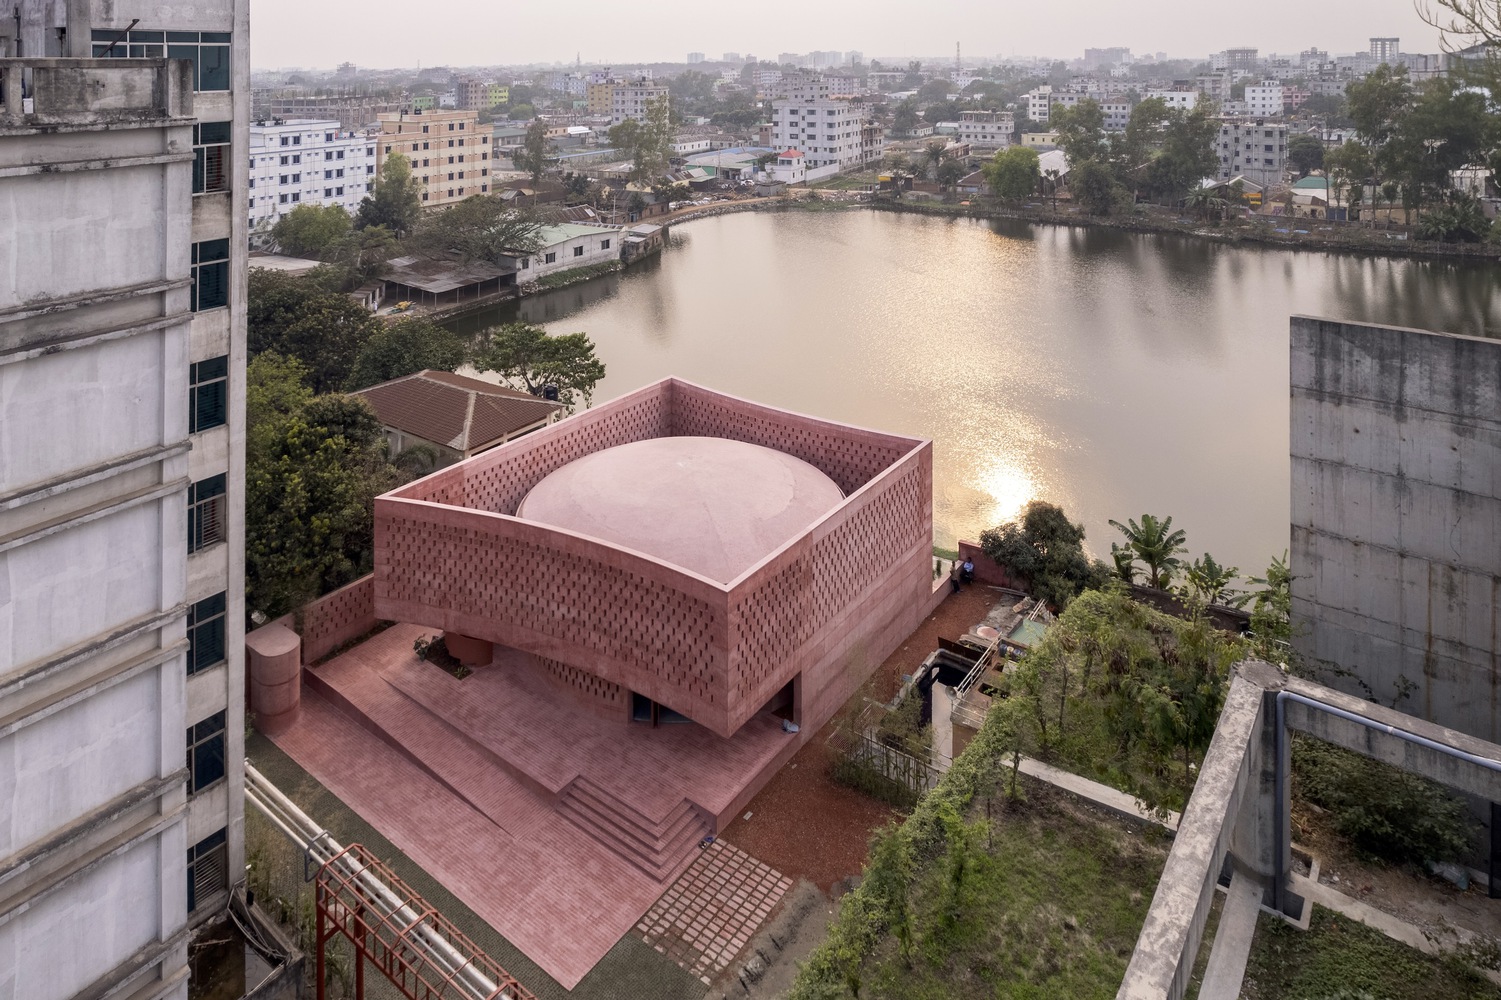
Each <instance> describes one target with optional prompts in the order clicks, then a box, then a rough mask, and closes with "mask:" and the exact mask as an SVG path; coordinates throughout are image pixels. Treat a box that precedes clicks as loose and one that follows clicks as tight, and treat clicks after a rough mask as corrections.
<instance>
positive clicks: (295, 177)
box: [292, 173, 302, 184]
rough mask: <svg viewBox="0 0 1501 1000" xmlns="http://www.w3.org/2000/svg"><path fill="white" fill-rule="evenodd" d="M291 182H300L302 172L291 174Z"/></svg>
mask: <svg viewBox="0 0 1501 1000" xmlns="http://www.w3.org/2000/svg"><path fill="white" fill-rule="evenodd" d="M292 183H293V184H301V183H302V174H300V173H299V174H293V175H292Z"/></svg>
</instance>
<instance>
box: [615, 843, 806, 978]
mask: <svg viewBox="0 0 1501 1000" xmlns="http://www.w3.org/2000/svg"><path fill="white" fill-rule="evenodd" d="M791 888H792V880H791V879H790V878H788V877H787V876H785V875H783V874H782V873H781V872H779V871H776V870H774V869H772V868H770V867H768V866H767V865H765V864H763V863H762V862H760V861H757V860H756V859H755V858H753V857H751V856H750V855H749V854H746V853H745V852H744V851H742V850H741V849H740V848H738V847H735V846H734V845H732V844H728V843H725V842H724V841H723V840H717V841H715V842H714V843H713V844H711V845H710V846H709V847H708V848H705V849H704V850H702V851H701V852H700V857H699V859H698V860H697V861H695V862H694V863H693V865H692V867H690V868H689V869H688V870H687V871H686V872H684V873H683V875H682V877H681V878H679V879H678V880H677V882H676V883H674V884H673V886H672V888H671V889H668V890H667V892H666V893H665V894H664V895H663V896H662V898H661V899H659V900H657V902H656V904H655V905H654V906H652V908H651V909H650V910H648V911H647V913H646V916H644V917H642V918H641V922H640V923H638V924H637V925H636V930H637V931H639V932H640V933H641V937H642V940H644V941H645V942H646V943H647V944H649V945H651V946H652V947H653V948H655V949H657V951H659V952H661V953H662V954H664V955H666V956H667V957H668V958H670V959H672V960H673V961H674V962H676V963H677V964H678V965H680V966H682V967H683V968H684V969H686V970H688V971H689V972H691V973H692V974H693V975H695V976H697V977H698V978H699V979H701V980H702V981H703V982H704V984H705V985H708V984H709V983H711V982H713V981H714V979H715V978H716V977H718V975H719V974H720V973H721V972H723V971H724V970H725V969H727V968H729V967H730V963H731V962H733V961H734V960H735V957H736V956H737V955H739V954H740V953H741V952H742V951H744V950H745V946H746V944H747V943H748V942H749V941H750V939H751V938H752V937H753V936H754V935H755V933H756V931H757V930H759V929H760V927H761V925H762V924H764V923H765V922H766V918H767V917H768V916H770V915H771V912H772V910H773V909H775V908H776V905H777V904H778V903H779V902H781V900H782V897H783V896H785V895H786V894H787V892H788V890H789V889H791Z"/></svg>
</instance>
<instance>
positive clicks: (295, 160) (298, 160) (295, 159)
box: [292, 153, 302, 163]
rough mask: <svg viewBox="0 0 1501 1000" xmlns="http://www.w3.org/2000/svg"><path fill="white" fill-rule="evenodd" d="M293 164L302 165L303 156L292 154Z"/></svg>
mask: <svg viewBox="0 0 1501 1000" xmlns="http://www.w3.org/2000/svg"><path fill="white" fill-rule="evenodd" d="M292 162H293V163H301V162H302V154H301V153H293V154H292Z"/></svg>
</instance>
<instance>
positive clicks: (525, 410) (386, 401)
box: [354, 369, 563, 452]
mask: <svg viewBox="0 0 1501 1000" xmlns="http://www.w3.org/2000/svg"><path fill="white" fill-rule="evenodd" d="M354 395H356V396H363V397H364V398H365V399H366V400H367V401H368V402H369V403H370V405H371V406H372V407H374V408H375V412H376V414H377V415H378V416H379V417H380V422H381V423H382V424H384V425H385V426H387V427H391V428H394V429H396V430H398V431H401V432H402V433H404V434H411V435H413V436H414V437H419V438H422V439H423V440H424V441H431V442H433V443H434V444H441V445H444V446H446V447H449V448H452V449H454V450H455V451H460V452H465V451H468V450H469V449H471V448H479V447H483V446H484V445H487V444H489V443H490V442H492V441H497V440H499V439H501V438H503V437H505V436H506V435H508V434H514V433H516V432H517V431H519V430H522V429H523V428H526V427H529V426H531V425H532V424H535V423H537V422H538V421H539V420H546V419H547V417H548V415H549V414H551V413H553V412H555V411H557V410H561V409H562V408H563V405H562V404H561V403H553V402H549V401H548V400H545V399H539V398H537V397H536V396H533V395H530V394H529V393H525V392H518V391H516V390H515V389H509V388H506V387H505V386H499V385H495V384H494V383H492V382H485V381H483V380H481V379H477V378H470V377H469V376H467V375H456V374H454V373H453V372H444V371H434V370H432V369H426V370H424V371H420V372H417V373H416V374H414V375H405V376H402V377H401V378H398V379H392V380H391V381H389V382H382V383H381V384H380V385H373V386H371V387H370V388H368V389H361V390H360V391H359V392H356V393H355V394H354Z"/></svg>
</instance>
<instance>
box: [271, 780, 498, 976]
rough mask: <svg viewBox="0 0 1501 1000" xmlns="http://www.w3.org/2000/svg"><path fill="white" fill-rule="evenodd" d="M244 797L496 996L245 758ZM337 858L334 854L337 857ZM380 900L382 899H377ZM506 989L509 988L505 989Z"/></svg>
mask: <svg viewBox="0 0 1501 1000" xmlns="http://www.w3.org/2000/svg"><path fill="white" fill-rule="evenodd" d="M245 800H246V801H247V802H249V803H250V804H251V805H253V806H255V807H256V809H258V810H259V811H260V812H261V813H262V814H263V815H264V816H265V817H266V818H267V819H268V820H270V821H271V823H272V825H273V826H275V827H276V828H277V829H279V830H280V831H281V832H282V833H283V834H284V835H286V837H287V838H288V839H289V840H291V841H292V842H293V843H295V844H297V845H298V846H299V847H301V848H302V849H303V850H304V851H305V852H306V853H307V854H308V856H310V857H311V858H313V860H315V861H317V862H318V863H319V865H320V866H321V865H326V864H329V863H330V862H333V863H334V864H335V865H336V866H337V867H338V868H339V869H340V871H341V874H343V875H345V876H347V878H348V879H349V880H350V881H353V882H357V883H359V886H360V888H361V889H362V890H363V891H364V892H365V894H366V898H367V899H369V901H370V902H371V903H372V904H376V905H375V906H374V910H375V911H376V912H377V913H378V914H380V915H381V916H382V917H388V918H389V917H395V918H398V919H399V920H400V921H401V922H402V923H404V924H411V925H416V926H415V930H413V931H412V935H411V937H412V939H413V943H414V944H417V945H418V946H419V947H420V948H421V957H422V958H423V959H425V960H426V961H428V962H430V963H431V964H432V965H433V966H434V967H436V968H437V969H438V970H439V971H441V972H443V973H444V974H445V975H447V976H450V977H457V978H458V980H459V985H461V986H462V987H464V988H465V989H466V990H468V991H469V992H470V993H471V994H472V995H473V996H475V997H476V998H480V1000H488V998H489V997H493V996H495V993H496V990H497V989H499V987H498V985H497V984H495V983H493V982H491V981H490V980H489V978H488V977H486V976H485V975H484V973H483V972H481V971H480V970H479V969H477V968H475V967H474V965H473V961H472V959H470V958H467V957H465V956H464V955H462V954H461V953H459V952H458V951H457V950H456V949H455V948H454V947H453V945H452V944H450V943H449V942H448V941H447V940H446V939H444V938H443V937H442V936H441V935H438V934H436V933H434V932H433V930H432V929H431V928H430V927H427V926H425V925H423V924H422V923H421V921H423V920H424V919H425V915H423V914H419V913H418V912H417V911H416V910H413V909H412V908H411V907H410V906H408V905H407V904H406V901H405V900H403V899H401V897H399V896H397V895H396V893H394V892H393V891H392V890H391V888H390V887H389V886H387V885H386V884H385V883H384V882H382V881H380V879H378V878H377V877H376V876H374V875H372V874H371V873H370V871H369V869H368V868H364V867H359V866H356V865H355V864H354V862H353V861H352V860H351V859H349V857H348V855H345V854H344V853H343V852H344V847H343V846H342V845H341V844H340V843H339V842H338V841H337V840H335V839H334V838H333V836H332V835H331V834H330V833H329V832H328V830H326V829H324V828H323V827H320V826H318V825H317V824H316V823H314V822H313V820H312V818H311V817H309V816H308V815H307V814H306V813H304V812H303V811H302V810H301V809H300V808H299V807H298V806H297V804H296V803H295V802H293V801H292V800H291V799H289V798H288V797H287V796H286V795H285V794H284V793H283V792H282V791H281V789H279V788H277V787H276V786H275V785H273V784H272V783H271V782H270V781H268V780H267V779H266V777H265V776H264V775H262V774H261V773H260V772H259V771H257V770H256V769H255V767H254V766H253V765H251V763H250V762H249V761H246V762H245ZM336 859H337V860H336ZM380 904H383V905H380ZM503 995H508V994H503Z"/></svg>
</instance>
